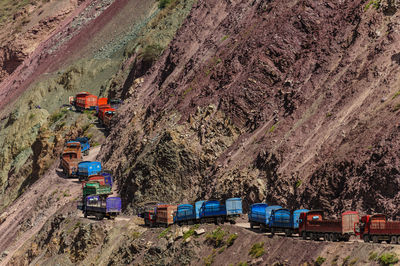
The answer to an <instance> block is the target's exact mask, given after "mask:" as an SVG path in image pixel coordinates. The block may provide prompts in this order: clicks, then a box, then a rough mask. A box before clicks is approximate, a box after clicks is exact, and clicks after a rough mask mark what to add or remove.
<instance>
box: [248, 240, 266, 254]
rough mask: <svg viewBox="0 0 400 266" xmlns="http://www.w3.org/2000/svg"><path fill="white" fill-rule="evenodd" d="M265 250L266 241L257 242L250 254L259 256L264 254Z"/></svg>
mask: <svg viewBox="0 0 400 266" xmlns="http://www.w3.org/2000/svg"><path fill="white" fill-rule="evenodd" d="M264 253H265V250H264V242H260V243H255V244H254V245H253V246H252V247H251V249H250V251H249V255H250V256H251V257H253V258H259V257H261V256H262V255H264Z"/></svg>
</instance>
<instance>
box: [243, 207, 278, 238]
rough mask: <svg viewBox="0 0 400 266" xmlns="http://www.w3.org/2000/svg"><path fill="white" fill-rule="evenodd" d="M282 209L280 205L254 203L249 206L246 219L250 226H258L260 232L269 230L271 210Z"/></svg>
mask: <svg viewBox="0 0 400 266" xmlns="http://www.w3.org/2000/svg"><path fill="white" fill-rule="evenodd" d="M278 209H282V207H281V206H278V205H272V206H269V205H268V204H267V203H255V204H252V205H251V206H250V211H249V214H248V219H249V223H250V228H251V229H253V228H254V227H255V226H258V227H259V229H260V231H261V232H265V231H270V230H269V229H270V228H269V221H270V217H271V213H272V211H273V210H278Z"/></svg>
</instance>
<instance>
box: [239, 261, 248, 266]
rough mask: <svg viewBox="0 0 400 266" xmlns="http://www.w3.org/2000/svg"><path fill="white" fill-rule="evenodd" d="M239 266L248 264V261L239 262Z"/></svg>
mask: <svg viewBox="0 0 400 266" xmlns="http://www.w3.org/2000/svg"><path fill="white" fill-rule="evenodd" d="M238 266H247V262H239V264H238Z"/></svg>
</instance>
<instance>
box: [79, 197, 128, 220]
mask: <svg viewBox="0 0 400 266" xmlns="http://www.w3.org/2000/svg"><path fill="white" fill-rule="evenodd" d="M78 209H80V210H82V212H83V215H84V217H85V218H87V217H88V216H94V217H96V219H97V220H102V219H104V218H108V219H115V217H117V215H118V214H120V212H121V198H119V197H103V196H100V195H93V196H87V197H86V198H85V200H84V201H83V204H82V203H80V204H79V203H78Z"/></svg>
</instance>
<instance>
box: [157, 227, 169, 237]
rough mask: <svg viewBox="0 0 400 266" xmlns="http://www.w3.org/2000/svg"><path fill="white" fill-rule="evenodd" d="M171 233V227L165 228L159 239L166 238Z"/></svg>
mask: <svg viewBox="0 0 400 266" xmlns="http://www.w3.org/2000/svg"><path fill="white" fill-rule="evenodd" d="M168 232H169V227H167V228H165V229H164V230H163V231H162V232H161V233H160V234H159V235H158V238H163V237H166V236H167V234H168Z"/></svg>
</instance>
